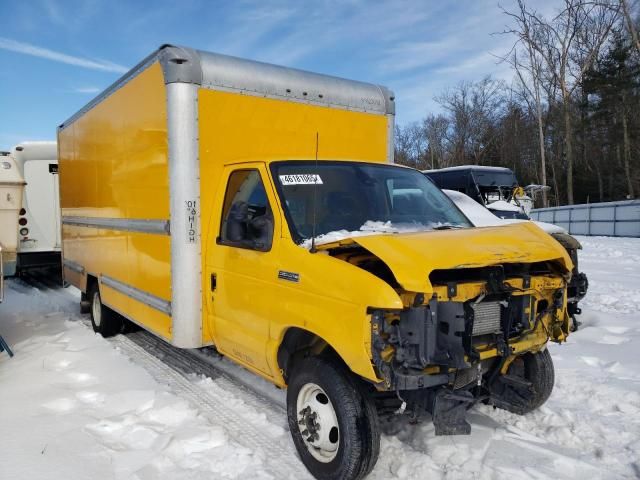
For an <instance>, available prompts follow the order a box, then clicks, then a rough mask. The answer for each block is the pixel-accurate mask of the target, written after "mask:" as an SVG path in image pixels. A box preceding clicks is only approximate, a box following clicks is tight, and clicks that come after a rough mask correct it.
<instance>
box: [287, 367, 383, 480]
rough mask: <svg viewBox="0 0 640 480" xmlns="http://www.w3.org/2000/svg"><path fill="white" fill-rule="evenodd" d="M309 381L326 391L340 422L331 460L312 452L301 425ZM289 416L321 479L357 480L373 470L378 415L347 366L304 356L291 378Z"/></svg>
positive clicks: (296, 442) (307, 459)
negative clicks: (299, 406) (302, 403)
mask: <svg viewBox="0 0 640 480" xmlns="http://www.w3.org/2000/svg"><path fill="white" fill-rule="evenodd" d="M309 384H315V385H316V386H319V387H320V388H321V389H322V390H323V391H324V392H326V396H327V397H328V399H329V401H330V405H331V406H332V407H333V410H334V411H335V416H336V418H337V422H338V428H339V439H338V441H337V443H338V447H337V452H336V454H335V458H333V459H331V460H330V461H327V462H322V461H319V460H318V459H316V458H315V457H314V456H313V455H312V454H311V452H310V451H309V448H307V444H308V442H307V439H305V438H304V437H303V435H302V433H301V431H300V430H301V429H300V427H299V426H298V420H299V412H298V411H297V410H298V409H297V402H298V396H299V394H300V392H301V390H302V389H303V387H305V388H307V387H306V386H308V385H309ZM287 417H288V420H289V430H290V431H291V436H292V438H293V443H294V445H295V447H296V450H297V451H298V454H299V455H300V458H301V459H302V462H303V463H304V464H305V466H306V467H307V469H308V470H309V472H311V474H312V475H313V476H314V477H316V478H317V479H319V480H357V479H361V478H363V477H365V476H366V475H368V474H369V473H370V472H371V470H373V467H374V466H375V464H376V461H377V460H378V454H379V453H380V427H379V420H378V414H377V412H376V408H375V405H374V403H373V400H372V398H371V396H370V395H368V394H367V393H366V391H365V389H364V386H363V385H360V383H359V381H358V380H357V379H356V378H355V377H354V376H353V374H352V373H351V372H349V371H347V369H346V368H344V367H343V366H341V365H339V364H337V363H335V362H332V361H330V360H327V359H324V358H318V357H309V358H303V359H300V360H299V361H298V362H297V363H296V364H295V365H294V368H293V371H292V373H291V375H290V378H289V385H288V390H287ZM303 428H304V427H303Z"/></svg>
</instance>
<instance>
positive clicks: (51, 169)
mask: <svg viewBox="0 0 640 480" xmlns="http://www.w3.org/2000/svg"><path fill="white" fill-rule="evenodd" d="M11 155H12V156H13V158H14V159H15V162H16V164H17V166H18V169H19V171H20V173H21V174H22V176H23V177H24V180H25V182H26V187H25V189H24V195H23V200H22V210H20V218H19V219H18V225H17V232H18V239H19V243H18V259H17V269H18V271H21V270H25V269H28V268H32V267H42V266H49V265H55V266H58V265H60V251H61V238H60V193H59V188H60V187H59V181H58V147H57V143H56V142H53V141H48V142H45V141H41V142H22V143H20V144H19V145H16V146H15V147H14V148H13V150H12V152H11Z"/></svg>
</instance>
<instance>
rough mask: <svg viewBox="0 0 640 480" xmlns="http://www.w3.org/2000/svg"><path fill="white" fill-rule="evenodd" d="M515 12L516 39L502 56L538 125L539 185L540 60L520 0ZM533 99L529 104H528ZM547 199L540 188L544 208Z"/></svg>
mask: <svg viewBox="0 0 640 480" xmlns="http://www.w3.org/2000/svg"><path fill="white" fill-rule="evenodd" d="M518 8H519V11H518V12H515V13H513V14H509V15H510V16H511V17H512V18H513V19H514V20H515V22H516V29H515V30H514V32H515V31H519V32H520V33H519V38H518V40H517V42H516V45H514V47H513V48H512V55H511V56H508V57H505V58H503V60H505V61H507V62H509V63H510V64H511V66H512V68H513V69H514V70H515V72H516V76H517V78H518V81H519V82H520V84H521V86H522V87H523V89H524V91H525V93H526V95H524V100H525V102H526V103H527V106H528V107H529V109H530V110H531V111H533V112H535V116H536V120H537V124H538V145H539V149H540V183H541V184H542V185H546V184H547V164H546V163H547V162H546V155H545V142H544V126H543V119H542V117H543V106H542V98H541V94H540V83H541V82H542V81H543V75H544V71H543V59H542V57H541V55H540V53H539V52H538V51H537V50H535V49H534V48H533V46H532V44H531V42H530V41H528V39H530V38H533V37H534V32H532V25H531V24H530V21H531V17H530V16H529V15H528V13H527V9H526V7H525V5H524V2H523V0H518ZM518 45H522V48H523V50H524V52H525V54H524V58H522V56H519V55H518V54H519V49H518ZM532 102H533V105H532ZM548 202H549V201H548V198H547V191H546V190H543V191H542V206H543V207H547V206H548V205H549V203H548Z"/></svg>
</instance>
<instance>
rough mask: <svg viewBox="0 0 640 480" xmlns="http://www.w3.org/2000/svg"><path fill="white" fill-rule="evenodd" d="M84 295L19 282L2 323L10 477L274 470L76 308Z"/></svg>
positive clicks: (1, 377)
mask: <svg viewBox="0 0 640 480" xmlns="http://www.w3.org/2000/svg"><path fill="white" fill-rule="evenodd" d="M76 302H77V299H76V298H71V297H70V296H68V298H61V297H60V296H52V295H51V294H45V293H43V292H41V291H39V290H37V289H35V288H32V287H28V286H25V285H24V284H20V283H16V282H14V281H11V282H10V283H9V291H8V298H7V303H5V304H2V305H1V306H0V318H1V319H2V321H1V323H0V331H1V332H2V334H3V336H4V338H5V339H6V340H7V341H8V342H9V343H10V344H11V345H12V347H13V350H14V353H15V357H14V358H12V359H9V358H8V357H7V356H6V355H5V354H2V356H0V385H1V386H2V387H1V389H0V425H1V430H2V435H0V465H2V475H0V476H2V478H7V479H10V478H15V479H19V478H30V479H36V478H42V479H45V478H56V479H57V478H60V479H62V478H68V479H75V478H93V479H102V478H122V479H125V478H126V479H129V478H139V479H152V478H171V479H175V478H212V477H211V475H212V474H215V475H216V478H239V477H247V476H252V477H254V478H265V479H266V478H272V476H271V475H270V474H269V473H268V471H267V469H266V468H265V465H264V464H265V458H264V455H265V452H257V451H252V450H251V449H249V448H247V447H246V446H243V445H242V444H241V443H239V442H238V441H237V440H236V439H235V438H233V436H231V435H230V434H229V432H227V431H226V429H225V426H224V425H223V424H218V422H216V419H211V418H207V417H206V416H204V415H202V414H201V413H200V412H199V410H198V409H197V408H194V406H193V405H191V404H189V403H187V402H186V401H185V400H184V399H182V398H180V397H179V396H176V395H175V394H174V393H172V392H170V391H169V389H168V388H167V387H166V386H163V385H161V384H159V383H157V382H156V381H155V380H154V379H153V378H151V376H150V375H149V374H148V373H147V372H146V371H145V369H143V368H142V367H141V366H139V365H136V364H133V363H131V362H130V361H129V359H128V358H127V357H125V356H124V355H122V354H121V353H119V352H118V351H117V350H115V349H114V348H113V346H112V345H111V344H110V343H108V342H107V341H106V340H104V339H103V338H101V337H100V336H97V335H94V333H93V332H92V331H91V330H90V329H89V328H87V326H86V325H85V324H84V323H82V322H81V321H80V317H79V315H76V314H75V313H72V312H74V311H77V308H78V307H77V303H76ZM232 433H235V432H232ZM287 434H288V432H287ZM283 435H284V434H283ZM236 436H237V435H236Z"/></svg>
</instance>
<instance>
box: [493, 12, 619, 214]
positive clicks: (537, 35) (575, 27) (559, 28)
mask: <svg viewBox="0 0 640 480" xmlns="http://www.w3.org/2000/svg"><path fill="white" fill-rule="evenodd" d="M518 5H519V7H520V10H519V11H518V12H516V13H513V12H509V11H506V10H503V11H504V12H505V13H506V14H507V15H508V16H509V17H511V18H512V19H513V20H514V21H515V24H516V25H515V27H514V28H513V29H511V30H507V32H508V33H512V34H514V35H516V36H517V38H518V42H521V43H523V44H524V45H526V49H527V51H528V50H529V49H530V50H531V51H533V52H535V54H536V55H538V56H539V58H540V59H541V61H542V63H543V64H544V67H545V69H546V70H547V71H548V72H549V74H550V76H551V77H552V80H553V82H554V83H557V84H558V86H559V90H560V94H561V101H562V113H563V123H564V144H565V149H564V153H565V157H566V163H567V201H568V203H569V204H573V167H574V151H573V123H572V113H571V99H572V96H573V94H574V92H575V90H576V89H577V88H578V87H579V86H580V84H581V81H582V78H583V76H584V74H585V72H586V71H587V70H588V69H589V68H591V66H592V65H593V63H594V61H595V60H596V58H597V57H598V55H599V53H600V50H601V48H602V45H603V44H604V43H605V41H606V40H607V39H608V37H609V33H610V32H611V29H612V28H613V26H614V25H615V23H616V22H617V20H618V15H619V5H618V3H617V2H616V3H615V4H614V3H612V2H609V1H603V2H591V1H587V0H564V7H563V9H562V10H561V11H560V12H559V13H558V14H557V15H556V16H555V17H554V18H552V19H551V20H546V19H545V18H544V17H543V16H542V15H539V14H538V13H537V12H536V11H535V10H531V9H529V8H528V7H527V6H526V5H525V4H524V2H523V1H519V2H518Z"/></svg>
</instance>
